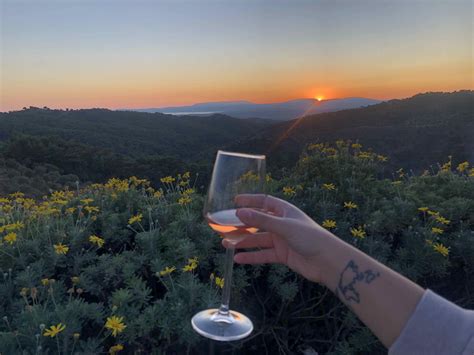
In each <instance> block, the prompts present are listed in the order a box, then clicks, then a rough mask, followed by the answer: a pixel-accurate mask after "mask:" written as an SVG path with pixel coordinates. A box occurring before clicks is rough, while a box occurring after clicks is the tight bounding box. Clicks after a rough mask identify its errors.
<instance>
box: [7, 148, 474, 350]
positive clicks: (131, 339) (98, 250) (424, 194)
mask: <svg viewBox="0 0 474 355" xmlns="http://www.w3.org/2000/svg"><path fill="white" fill-rule="evenodd" d="M363 148H364V147H362V146H361V145H360V144H358V143H351V142H349V141H345V142H343V141H338V142H336V143H335V144H334V145H331V144H322V143H318V144H311V145H309V146H308V147H307V149H306V150H305V151H304V152H303V154H302V155H301V158H300V160H299V161H298V163H297V165H296V167H295V169H293V170H292V171H291V172H289V173H288V172H287V173H283V177H282V178H281V179H279V180H276V179H272V178H271V176H270V175H268V176H267V179H266V186H267V190H268V192H269V193H271V194H274V195H277V196H280V197H282V198H284V199H287V200H289V201H291V202H292V203H294V204H295V205H297V206H299V207H300V208H302V209H303V210H304V211H305V212H306V213H307V214H308V215H309V216H311V217H312V218H314V219H315V220H316V221H317V222H318V223H320V224H321V225H322V226H324V227H325V228H327V229H329V230H331V231H332V232H333V233H335V234H336V235H337V236H339V237H340V238H342V239H344V240H346V241H347V242H349V243H351V244H354V245H356V246H357V247H358V248H360V249H361V250H363V251H364V252H366V253H368V254H370V255H372V256H373V257H374V258H376V259H378V260H380V261H381V262H383V263H385V264H387V265H388V266H390V267H392V268H394V269H395V270H397V271H399V272H401V273H402V274H404V275H406V276H407V277H409V278H411V279H412V280H414V281H415V282H418V283H420V284H421V285H422V286H423V287H429V288H431V289H433V290H435V291H436V292H438V293H440V294H441V295H443V296H445V297H447V298H448V299H450V300H452V301H454V302H456V303H458V304H459V305H461V306H464V307H468V308H474V298H473V297H472V295H473V294H474V243H473V241H474V168H473V167H471V166H470V165H469V163H468V162H461V163H460V164H453V163H452V160H451V158H449V159H448V160H447V162H446V163H443V164H441V165H440V166H438V167H436V168H432V169H431V170H427V171H425V172H424V173H422V174H421V175H419V176H415V175H413V174H411V173H409V172H405V171H404V170H403V169H400V170H398V171H394V172H388V171H386V168H385V167H384V165H385V163H386V162H387V160H388V159H390V158H389V157H385V156H382V155H379V154H376V153H374V152H372V151H370V150H364V149H363ZM387 176H391V178H387ZM193 181H194V180H193V176H191V175H190V174H189V173H185V172H183V173H182V174H181V175H178V176H167V177H163V178H162V179H161V185H160V186H153V187H152V186H150V183H149V182H148V181H146V180H142V179H139V178H136V177H131V178H129V179H110V180H109V181H107V182H106V183H104V184H92V185H89V186H87V187H85V188H78V189H77V190H75V191H54V192H52V193H51V194H50V195H49V196H45V197H44V198H43V199H42V200H33V199H30V198H28V196H25V195H23V193H21V192H17V193H14V194H11V195H8V196H3V197H0V241H1V242H0V315H1V317H2V319H1V320H0V353H2V354H17V353H18V354H20V353H27V354H53V353H57V354H74V353H81V354H91V353H93V354H96V353H103V354H107V353H109V354H116V353H120V352H122V353H143V354H148V353H156V354H160V353H166V354H183V353H191V354H196V353H202V354H207V353H209V352H210V350H211V349H212V350H213V351H215V350H216V349H217V351H218V352H219V353H242V352H245V353H258V354H264V353H281V354H287V353H302V352H303V351H304V350H307V349H311V348H312V349H314V350H316V351H317V352H319V353H328V354H361V353H363V354H367V353H381V354H382V353H386V350H385V349H383V347H382V346H381V344H380V343H379V342H378V341H377V340H376V339H375V338H374V336H373V335H372V334H371V333H370V331H369V330H368V329H367V328H366V327H365V326H363V324H361V323H360V322H359V321H358V320H357V319H356V317H355V316H354V315H353V314H352V313H351V311H350V310H349V309H348V308H346V307H345V306H344V305H343V304H342V303H341V302H339V301H338V300H337V298H336V297H335V296H334V295H333V294H332V292H331V291H329V290H326V289H324V288H322V287H321V286H319V285H317V284H313V283H310V282H308V281H306V280H304V279H302V278H301V277H299V276H298V275H296V274H294V273H293V272H290V271H288V269H287V268H286V267H284V266H281V265H265V266H236V268H235V271H234V275H235V278H234V280H233V281H234V285H233V289H232V292H233V295H232V301H231V302H232V304H231V306H232V308H234V309H236V310H239V311H242V312H243V313H245V314H247V315H248V316H249V317H250V318H251V319H252V320H253V322H254V325H255V331H254V333H253V334H252V335H251V336H250V337H249V338H247V339H245V340H243V341H239V342H233V343H228V344H214V343H212V342H211V341H209V340H207V339H204V338H202V337H200V336H199V335H197V334H196V333H194V331H193V330H192V328H191V324H190V319H191V317H192V315H194V314H195V313H196V312H197V311H199V310H202V309H205V308H208V307H210V306H216V305H218V303H219V299H220V290H221V288H222V286H223V284H224V281H225V280H223V279H222V274H223V261H224V253H223V248H222V246H221V243H220V239H219V238H218V237H217V236H216V234H215V233H214V232H212V231H211V229H210V228H209V227H208V226H207V225H206V223H205V221H204V220H203V218H202V213H201V211H202V205H203V195H202V192H199V191H197V190H196V188H195V186H194V182H193Z"/></svg>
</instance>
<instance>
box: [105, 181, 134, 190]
mask: <svg viewBox="0 0 474 355" xmlns="http://www.w3.org/2000/svg"><path fill="white" fill-rule="evenodd" d="M104 187H105V188H106V189H110V190H115V191H118V192H124V191H128V189H129V186H128V180H120V179H117V178H112V179H109V181H107V183H106V184H105V185H104Z"/></svg>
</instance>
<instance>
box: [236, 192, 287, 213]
mask: <svg viewBox="0 0 474 355" xmlns="http://www.w3.org/2000/svg"><path fill="white" fill-rule="evenodd" d="M235 203H236V204H237V206H240V207H255V208H259V209H262V210H265V211H270V212H274V213H275V214H277V215H278V216H283V215H284V212H285V207H287V204H288V203H287V202H286V201H284V200H281V199H279V198H276V197H274V196H270V195H264V194H241V195H237V196H236V197H235Z"/></svg>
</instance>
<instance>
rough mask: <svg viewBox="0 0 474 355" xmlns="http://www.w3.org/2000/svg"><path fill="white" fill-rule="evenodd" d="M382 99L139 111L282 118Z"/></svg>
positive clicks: (221, 104) (237, 103)
mask: <svg viewBox="0 0 474 355" xmlns="http://www.w3.org/2000/svg"><path fill="white" fill-rule="evenodd" d="M380 102H381V101H380V100H374V99H365V98H360V97H352V98H345V99H332V100H323V101H318V100H315V99H297V100H290V101H286V102H278V103H271V104H255V103H252V102H249V101H227V102H206V103H198V104H194V105H191V106H176V107H161V108H148V109H137V110H134V111H139V112H161V113H168V114H174V115H182V114H186V115H209V114H213V113H221V114H225V115H229V116H232V117H236V118H254V117H258V118H265V119H272V120H278V121H286V120H291V119H294V118H297V117H301V116H306V115H313V114H317V113H324V112H334V111H340V110H346V109H351V108H358V107H364V106H369V105H374V104H377V103H380Z"/></svg>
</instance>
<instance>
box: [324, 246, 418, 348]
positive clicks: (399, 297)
mask: <svg viewBox="0 0 474 355" xmlns="http://www.w3.org/2000/svg"><path fill="white" fill-rule="evenodd" d="M330 239H331V240H330V241H327V243H325V247H324V249H325V251H324V252H323V255H324V256H323V259H324V264H325V268H324V275H323V284H324V285H326V286H327V287H328V288H329V289H330V290H332V291H333V292H335V294H336V295H337V296H338V297H339V299H340V300H341V301H342V302H344V303H345V304H346V305H347V306H349V307H350V308H351V310H353V311H354V313H356V314H357V316H358V317H359V319H360V320H361V321H362V322H363V323H364V324H365V325H367V327H369V328H370V329H371V330H372V332H373V333H374V334H375V335H376V336H377V337H378V338H379V339H380V341H381V342H382V343H383V344H384V345H385V346H386V347H387V348H389V347H390V346H391V345H392V344H393V342H394V341H395V340H396V339H397V337H398V336H399V335H400V333H401V331H402V330H403V328H404V326H405V324H406V323H407V321H408V319H409V318H410V316H411V315H412V314H413V312H414V310H415V308H416V305H417V304H418V302H419V300H420V299H421V297H422V295H423V293H424V290H423V289H422V288H421V287H420V286H418V285H417V284H415V283H414V282H412V281H410V280H408V279H407V278H406V277H404V276H402V275H400V274H398V273H396V272H395V271H393V270H391V269H389V268H388V267H386V266H384V265H382V264H381V263H379V262H377V261H376V260H374V259H373V258H371V257H369V256H368V255H366V254H364V253H363V252H361V251H360V250H358V249H356V248H354V247H353V246H351V245H349V244H347V243H345V242H343V241H342V240H340V239H339V238H330Z"/></svg>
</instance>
